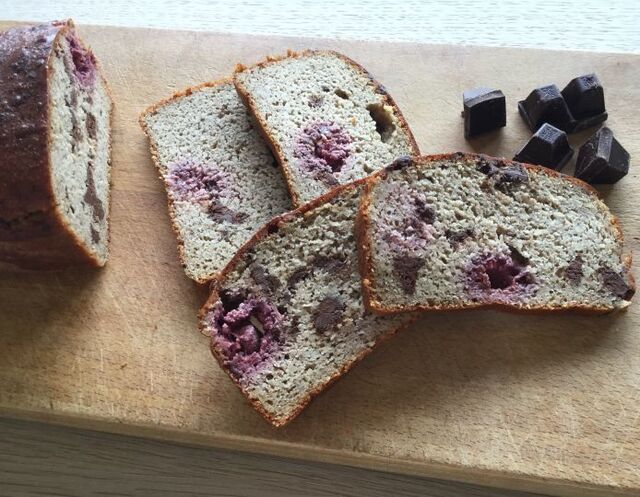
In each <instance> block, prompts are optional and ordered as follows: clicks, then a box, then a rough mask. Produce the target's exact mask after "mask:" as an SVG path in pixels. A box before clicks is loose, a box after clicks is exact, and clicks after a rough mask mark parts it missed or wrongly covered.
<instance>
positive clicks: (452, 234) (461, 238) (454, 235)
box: [444, 228, 474, 248]
mask: <svg viewBox="0 0 640 497" xmlns="http://www.w3.org/2000/svg"><path fill="white" fill-rule="evenodd" d="M444 236H445V237H447V239H448V240H449V243H450V244H451V246H452V247H453V248H458V246H460V245H461V244H462V243H464V242H465V240H467V239H469V238H472V237H473V236H474V233H473V229H472V228H465V229H463V230H459V231H451V230H446V231H445V232H444Z"/></svg>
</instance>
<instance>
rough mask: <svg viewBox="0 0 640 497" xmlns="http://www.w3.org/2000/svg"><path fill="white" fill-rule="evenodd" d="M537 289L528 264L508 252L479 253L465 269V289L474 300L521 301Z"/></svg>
mask: <svg viewBox="0 0 640 497" xmlns="http://www.w3.org/2000/svg"><path fill="white" fill-rule="evenodd" d="M537 289H538V287H537V284H536V282H535V278H534V276H533V274H532V273H531V272H530V271H529V268H528V267H527V265H526V264H525V263H523V262H522V261H518V260H516V259H514V258H513V257H512V256H511V255H509V254H505V253H495V254H490V253H489V254H488V253H485V254H479V255H476V256H474V257H473V258H472V259H471V261H470V262H469V264H468V266H467V269H466V277H465V290H466V291H467V293H468V294H469V296H470V297H471V298H472V299H473V300H474V301H485V300H487V301H497V302H503V303H518V302H523V301H524V300H525V299H526V298H527V297H531V296H532V295H533V294H535V292H536V291H537Z"/></svg>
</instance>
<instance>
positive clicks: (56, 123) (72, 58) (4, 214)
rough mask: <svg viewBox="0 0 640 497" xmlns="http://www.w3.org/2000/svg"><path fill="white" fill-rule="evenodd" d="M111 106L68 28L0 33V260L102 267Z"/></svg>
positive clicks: (89, 56) (88, 56) (88, 55)
mask: <svg viewBox="0 0 640 497" xmlns="http://www.w3.org/2000/svg"><path fill="white" fill-rule="evenodd" d="M111 108H112V103H111V98H110V96H109V91H108V89H107V85H106V83H105V80H104V78H103V77H102V76H101V74H100V72H99V70H98V67H97V63H96V59H95V57H94V55H93V53H92V52H91V50H90V49H89V48H88V47H86V46H85V45H84V43H83V42H82V41H81V40H80V38H79V37H78V35H77V34H76V32H75V29H74V25H73V23H72V21H59V22H51V23H48V24H42V25H39V26H30V27H18V28H14V29H10V30H9V31H6V32H5V33H2V34H0V261H3V262H6V263H9V264H13V265H17V266H20V267H24V268H29V269H54V268H60V267H64V266H69V265H74V264H89V265H93V266H102V265H104V263H105V262H106V261H107V258H108V255H109V249H108V242H109V200H110V195H109V181H110V168H111V166H110V136H111V124H110V120H111Z"/></svg>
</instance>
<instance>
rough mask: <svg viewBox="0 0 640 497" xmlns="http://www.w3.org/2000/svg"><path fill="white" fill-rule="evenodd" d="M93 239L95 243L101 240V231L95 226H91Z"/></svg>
mask: <svg viewBox="0 0 640 497" xmlns="http://www.w3.org/2000/svg"><path fill="white" fill-rule="evenodd" d="M91 241H92V242H93V243H99V242H100V232H99V231H98V230H97V229H95V228H94V227H93V226H91Z"/></svg>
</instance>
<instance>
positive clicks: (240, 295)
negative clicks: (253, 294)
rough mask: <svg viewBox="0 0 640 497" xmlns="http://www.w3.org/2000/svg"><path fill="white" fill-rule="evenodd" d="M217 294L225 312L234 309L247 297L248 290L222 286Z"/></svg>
mask: <svg viewBox="0 0 640 497" xmlns="http://www.w3.org/2000/svg"><path fill="white" fill-rule="evenodd" d="M218 294H219V296H220V302H221V303H222V307H223V309H224V310H225V312H229V311H232V310H233V309H236V308H237V307H238V306H239V305H240V304H242V302H244V301H245V300H246V299H247V295H248V292H247V290H246V289H230V288H223V289H222V290H220V292H218Z"/></svg>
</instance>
